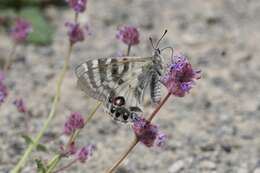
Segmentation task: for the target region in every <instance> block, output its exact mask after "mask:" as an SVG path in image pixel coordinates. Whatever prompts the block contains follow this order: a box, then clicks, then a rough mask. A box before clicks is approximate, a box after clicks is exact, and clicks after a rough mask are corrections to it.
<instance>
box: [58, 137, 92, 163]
mask: <svg viewBox="0 0 260 173" xmlns="http://www.w3.org/2000/svg"><path fill="white" fill-rule="evenodd" d="M95 149H96V147H95V145H92V144H90V145H86V146H84V147H81V148H80V149H77V147H76V144H75V142H71V143H70V144H69V146H68V148H67V150H65V149H64V146H63V145H62V146H61V154H62V156H64V157H69V156H72V155H74V156H75V159H76V160H77V161H79V162H81V163H85V162H86V160H88V159H89V158H90V157H91V156H92V155H93V152H94V150H95Z"/></svg>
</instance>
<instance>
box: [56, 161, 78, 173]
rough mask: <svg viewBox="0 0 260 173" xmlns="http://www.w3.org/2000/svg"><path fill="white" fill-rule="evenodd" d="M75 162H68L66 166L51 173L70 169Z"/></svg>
mask: <svg viewBox="0 0 260 173" xmlns="http://www.w3.org/2000/svg"><path fill="white" fill-rule="evenodd" d="M76 162H77V159H75V160H72V161H71V162H69V163H68V164H67V165H65V166H62V167H60V168H59V169H57V170H55V171H52V172H51V173H57V172H61V171H64V170H65V169H68V168H69V167H71V166H72V165H73V164H74V163H76Z"/></svg>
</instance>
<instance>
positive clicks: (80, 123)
mask: <svg viewBox="0 0 260 173" xmlns="http://www.w3.org/2000/svg"><path fill="white" fill-rule="evenodd" d="M83 127H84V118H83V117H82V115H81V114H80V113H78V112H74V113H71V115H70V116H69V118H68V120H67V121H66V122H65V125H64V131H63V132H64V134H66V135H70V134H72V133H73V132H75V130H77V129H81V128H83Z"/></svg>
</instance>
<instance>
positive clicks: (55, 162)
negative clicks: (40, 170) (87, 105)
mask: <svg viewBox="0 0 260 173" xmlns="http://www.w3.org/2000/svg"><path fill="white" fill-rule="evenodd" d="M101 104H102V103H101V102H98V103H97V105H96V106H95V108H94V109H93V110H92V112H91V114H90V115H89V116H88V117H87V118H86V119H85V122H84V124H85V125H86V124H87V123H88V122H89V121H90V120H91V119H92V118H93V116H94V115H95V113H96V112H97V110H98V108H99V107H100V106H101ZM80 130H81V129H79V130H77V131H76V132H75V133H73V134H72V135H71V136H70V138H69V140H68V143H67V145H66V148H65V151H66V150H67V149H68V147H69V145H70V144H71V142H73V141H75V139H76V137H77V136H78V135H79V133H80ZM61 159H62V156H61V154H56V155H55V156H54V158H53V159H52V160H51V161H50V162H49V163H48V167H49V168H48V170H47V172H46V173H51V171H52V170H53V169H54V168H55V167H56V166H57V165H58V163H59V162H60V160H61Z"/></svg>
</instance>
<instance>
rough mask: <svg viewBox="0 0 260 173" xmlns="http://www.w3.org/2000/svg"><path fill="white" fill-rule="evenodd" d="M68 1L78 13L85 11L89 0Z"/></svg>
mask: <svg viewBox="0 0 260 173" xmlns="http://www.w3.org/2000/svg"><path fill="white" fill-rule="evenodd" d="M68 3H69V6H70V8H72V9H73V10H74V11H75V12H76V13H83V12H84V11H85V10H86V5H87V0H68Z"/></svg>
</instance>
